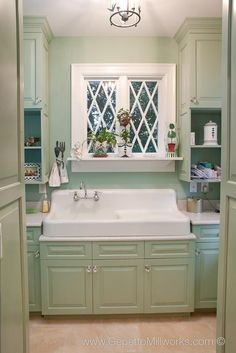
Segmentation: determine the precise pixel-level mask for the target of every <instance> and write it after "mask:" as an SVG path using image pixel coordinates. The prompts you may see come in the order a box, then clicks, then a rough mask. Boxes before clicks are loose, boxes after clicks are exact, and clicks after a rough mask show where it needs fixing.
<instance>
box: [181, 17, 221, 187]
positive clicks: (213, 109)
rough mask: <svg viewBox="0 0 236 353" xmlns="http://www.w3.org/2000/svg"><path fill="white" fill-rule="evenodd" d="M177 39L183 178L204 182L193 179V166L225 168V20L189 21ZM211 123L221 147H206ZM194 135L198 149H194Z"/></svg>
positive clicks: (211, 180) (199, 180)
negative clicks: (206, 127)
mask: <svg viewBox="0 0 236 353" xmlns="http://www.w3.org/2000/svg"><path fill="white" fill-rule="evenodd" d="M175 39H176V41H177V43H178V45H179V114H178V115H179V117H178V121H179V127H180V144H179V153H180V155H181V156H183V161H181V162H180V164H179V177H180V179H181V180H183V181H187V182H190V181H191V180H194V181H196V182H201V181H202V179H200V178H199V179H198V178H197V176H195V177H193V176H191V165H196V164H198V162H201V161H202V162H206V161H207V162H210V163H212V164H213V165H214V166H216V165H218V166H220V165H221V163H220V162H221V153H220V147H221V146H220V144H221V141H220V135H221V20H220V19H217V18H215V19H207V18H206V19H197V18H195V19H194V18H193V19H187V20H185V22H184V23H183V25H182V26H181V27H180V29H179V31H178V32H177V34H176V36H175ZM210 120H212V121H213V122H215V123H216V124H217V125H218V144H219V145H218V146H206V145H203V142H204V138H203V131H204V125H205V124H206V123H208V122H209V121H210ZM191 132H194V133H195V145H191V140H190V134H191ZM206 181H208V182H219V181H220V178H214V179H207V180H206Z"/></svg>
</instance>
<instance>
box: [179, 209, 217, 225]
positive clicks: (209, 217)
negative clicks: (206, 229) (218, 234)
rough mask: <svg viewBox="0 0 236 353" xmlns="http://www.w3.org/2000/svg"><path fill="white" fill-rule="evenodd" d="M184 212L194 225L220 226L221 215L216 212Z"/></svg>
mask: <svg viewBox="0 0 236 353" xmlns="http://www.w3.org/2000/svg"><path fill="white" fill-rule="evenodd" d="M182 212H183V213H184V214H185V215H186V216H188V217H189V218H190V221H191V223H192V225H201V224H202V225H204V224H205V225H210V224H220V213H216V212H202V213H191V212H187V211H182Z"/></svg>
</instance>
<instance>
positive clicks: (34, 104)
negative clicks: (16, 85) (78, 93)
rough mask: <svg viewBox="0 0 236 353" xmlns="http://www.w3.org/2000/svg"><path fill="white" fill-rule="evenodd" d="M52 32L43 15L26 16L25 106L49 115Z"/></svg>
mask: <svg viewBox="0 0 236 353" xmlns="http://www.w3.org/2000/svg"><path fill="white" fill-rule="evenodd" d="M51 38H52V33H51V30H50V28H49V25H48V22H47V20H46V19H45V18H43V17H24V107H25V108H28V109H35V108H39V109H42V113H43V114H45V115H48V44H49V42H50V40H51Z"/></svg>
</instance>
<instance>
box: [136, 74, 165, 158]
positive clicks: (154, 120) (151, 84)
mask: <svg viewBox="0 0 236 353" xmlns="http://www.w3.org/2000/svg"><path fill="white" fill-rule="evenodd" d="M129 99H130V113H131V115H132V120H131V126H130V135H131V142H132V144H133V148H132V152H133V153H157V152H158V120H159V114H158V80H130V81H129Z"/></svg>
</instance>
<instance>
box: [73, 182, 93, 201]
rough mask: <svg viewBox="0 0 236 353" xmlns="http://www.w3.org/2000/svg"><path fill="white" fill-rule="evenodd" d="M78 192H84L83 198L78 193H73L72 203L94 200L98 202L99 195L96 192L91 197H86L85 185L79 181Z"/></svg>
mask: <svg viewBox="0 0 236 353" xmlns="http://www.w3.org/2000/svg"><path fill="white" fill-rule="evenodd" d="M80 190H84V196H80V195H79V192H78V191H75V192H74V194H73V200H74V201H79V200H94V201H99V195H98V192H97V191H94V194H93V196H91V197H89V196H88V191H87V187H86V185H85V183H84V182H83V181H81V183H80Z"/></svg>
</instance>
